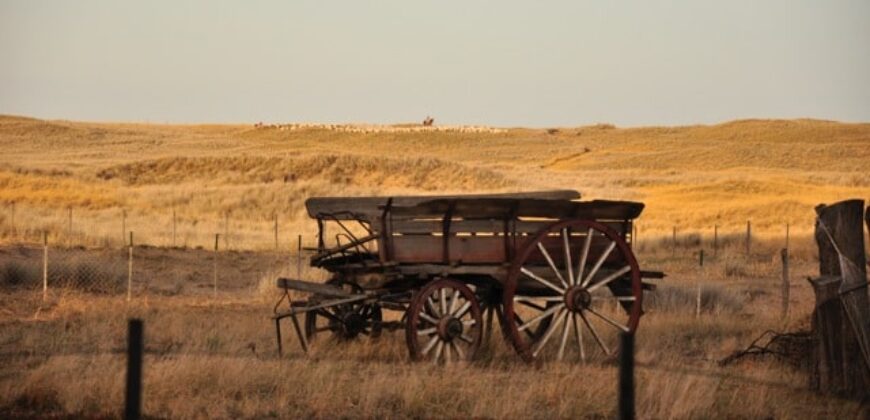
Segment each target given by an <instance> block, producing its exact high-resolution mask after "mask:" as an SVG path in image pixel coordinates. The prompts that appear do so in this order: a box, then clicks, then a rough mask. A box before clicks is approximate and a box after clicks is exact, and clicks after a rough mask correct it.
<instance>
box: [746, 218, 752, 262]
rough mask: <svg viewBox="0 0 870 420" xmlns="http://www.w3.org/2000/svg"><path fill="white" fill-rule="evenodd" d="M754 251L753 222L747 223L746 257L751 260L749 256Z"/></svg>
mask: <svg viewBox="0 0 870 420" xmlns="http://www.w3.org/2000/svg"><path fill="white" fill-rule="evenodd" d="M751 251H752V222H751V221H749V220H747V221H746V257H747V258H749V255H750V253H751Z"/></svg>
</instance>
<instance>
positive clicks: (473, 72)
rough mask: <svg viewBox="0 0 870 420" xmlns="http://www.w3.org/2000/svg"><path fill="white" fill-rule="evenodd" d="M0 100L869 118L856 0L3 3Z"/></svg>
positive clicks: (487, 116) (217, 111)
mask: <svg viewBox="0 0 870 420" xmlns="http://www.w3.org/2000/svg"><path fill="white" fill-rule="evenodd" d="M0 114H15V115H28V116H34V117H39V118H51V119H71V120H88V121H148V122H191V123H192V122H242V123H246V122H256V121H264V122H371V123H395V122H410V121H415V122H416V121H421V120H422V119H423V118H424V117H425V116H426V115H431V116H433V117H434V118H435V122H436V124H439V123H440V124H486V125H495V126H534V127H546V126H573V125H584V124H592V123H598V122H609V123H613V124H616V125H619V126H637V125H676V124H696V123H700V124H709V123H717V122H722V121H727V120H732V119H738V118H799V117H810V118H821V119H833V120H840V121H870V1H867V0H858V1H840V0H834V1H823V0H815V1H803V0H792V1H764V0H753V1H744V0H727V1H716V2H714V1H703V0H686V1H619V0H614V1H605V0H599V1H473V0H469V1H456V2H453V1H347V2H338V1H324V0H322V1H310V2H309V1H277V0H276V1H245V2H242V1H201V2H192V1H139V2H129V1H111V0H107V1H39V0H21V1H12V0H0Z"/></svg>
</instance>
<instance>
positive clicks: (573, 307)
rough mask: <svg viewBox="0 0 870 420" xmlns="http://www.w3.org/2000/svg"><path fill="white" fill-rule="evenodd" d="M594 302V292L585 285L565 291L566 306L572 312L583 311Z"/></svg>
mask: <svg viewBox="0 0 870 420" xmlns="http://www.w3.org/2000/svg"><path fill="white" fill-rule="evenodd" d="M591 304H592V294H590V293H589V291H588V290H586V288H585V287H581V286H574V287H572V288H571V289H569V290H568V292H567V293H565V307H567V308H568V310H569V311H571V312H575V313H576V312H581V311H583V310H584V309H586V308H589V306H590V305H591Z"/></svg>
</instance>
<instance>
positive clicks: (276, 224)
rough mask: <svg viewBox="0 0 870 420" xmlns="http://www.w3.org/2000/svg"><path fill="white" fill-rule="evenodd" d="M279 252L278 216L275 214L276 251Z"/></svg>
mask: <svg viewBox="0 0 870 420" xmlns="http://www.w3.org/2000/svg"><path fill="white" fill-rule="evenodd" d="M277 250H278V214H277V213H275V251H277Z"/></svg>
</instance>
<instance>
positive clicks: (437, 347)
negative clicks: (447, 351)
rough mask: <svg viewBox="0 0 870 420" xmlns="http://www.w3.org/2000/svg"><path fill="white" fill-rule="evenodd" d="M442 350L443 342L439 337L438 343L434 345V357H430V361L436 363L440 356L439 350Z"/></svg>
mask: <svg viewBox="0 0 870 420" xmlns="http://www.w3.org/2000/svg"><path fill="white" fill-rule="evenodd" d="M442 350H444V342H443V341H441V339H440V338H439V339H438V344H437V345H436V346H435V357H433V358H432V361H433V362H434V363H435V364H438V359H440V358H441V351H442Z"/></svg>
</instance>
